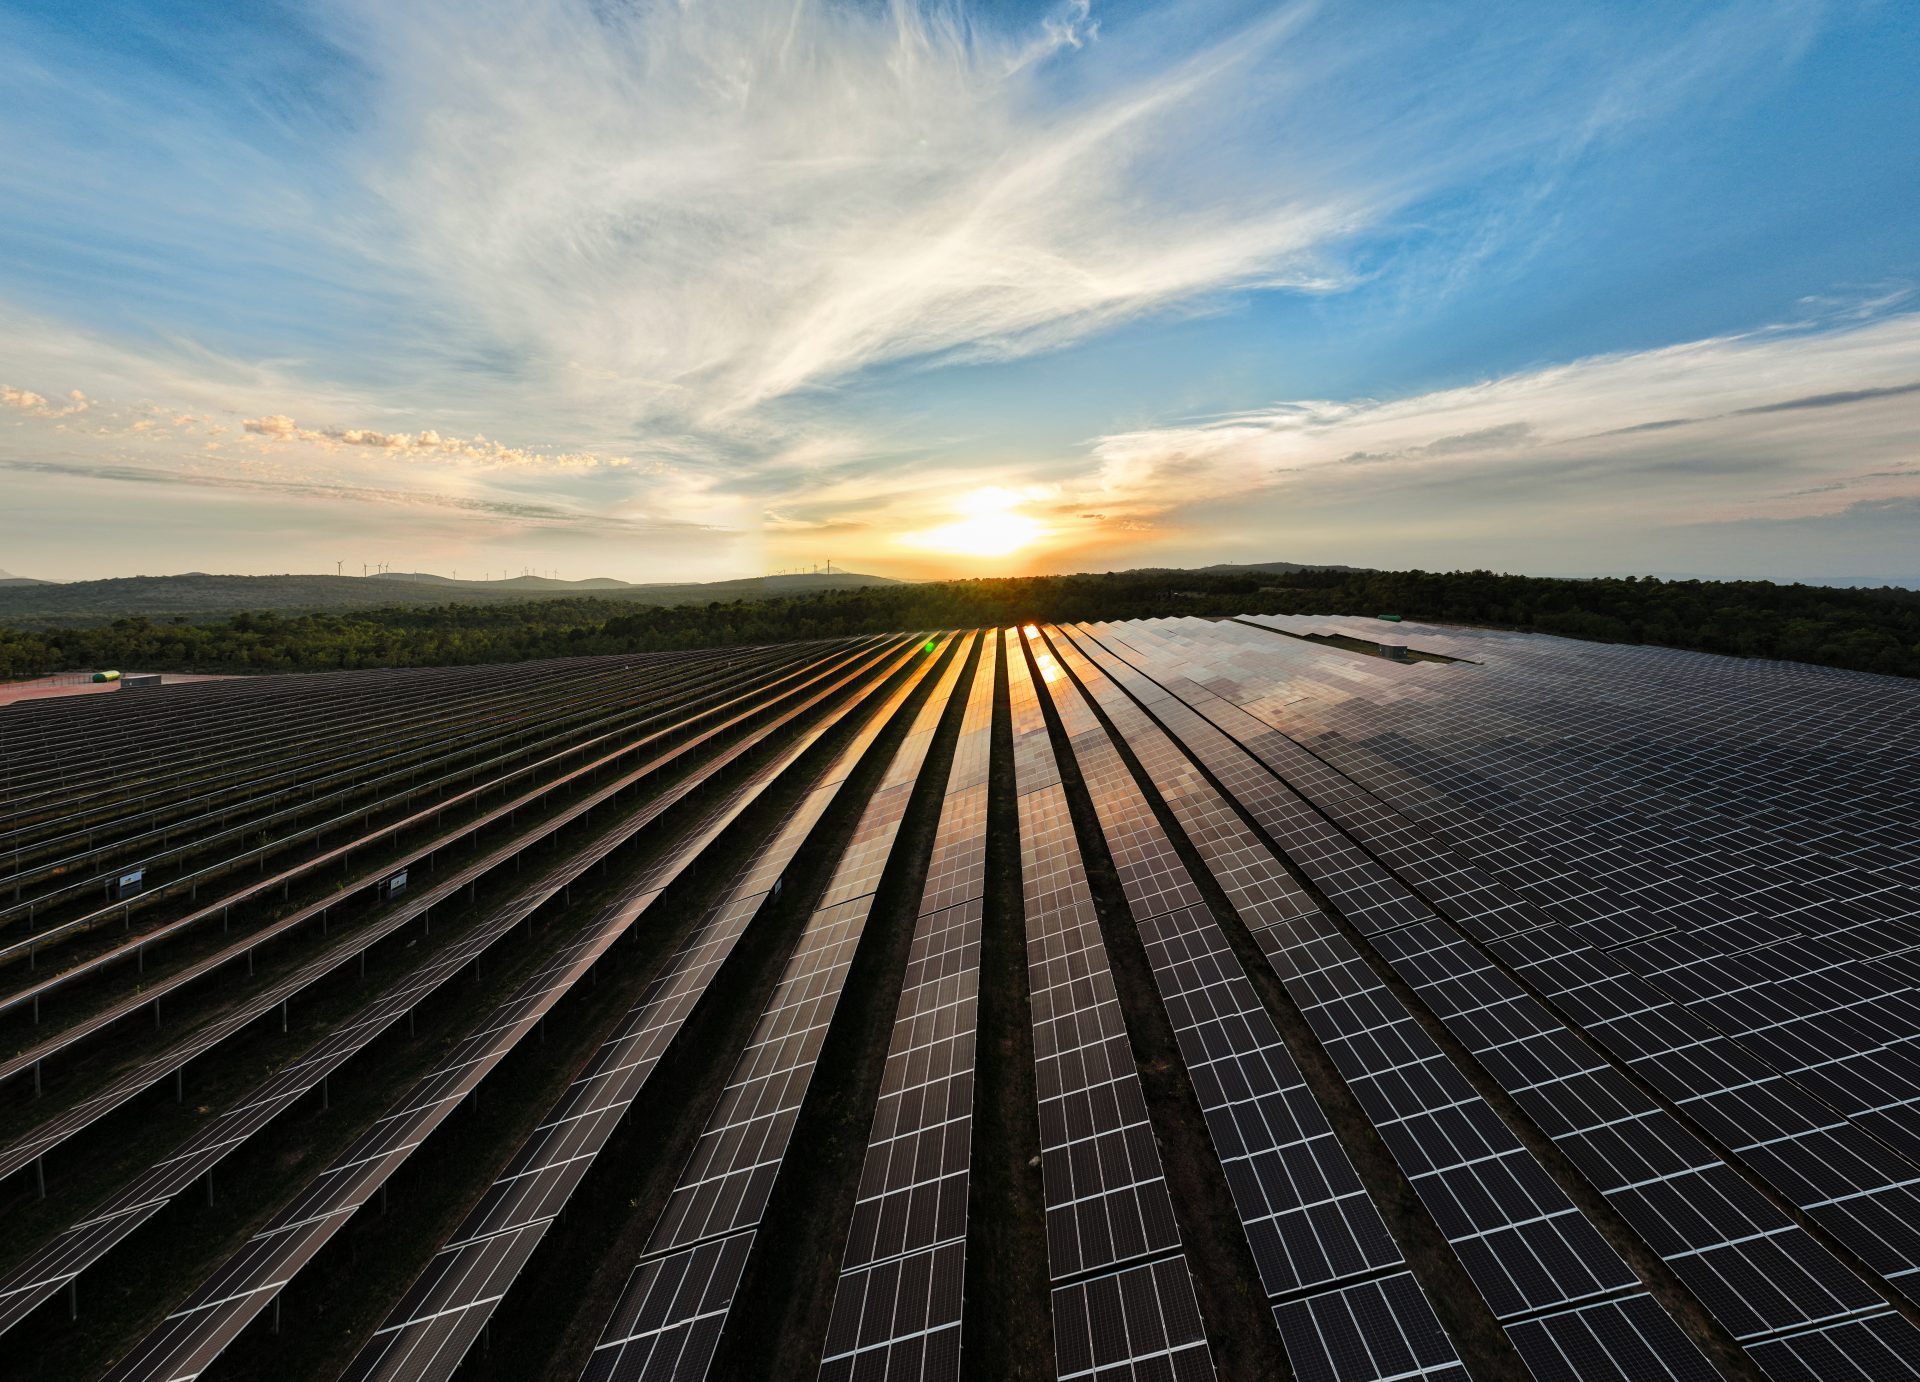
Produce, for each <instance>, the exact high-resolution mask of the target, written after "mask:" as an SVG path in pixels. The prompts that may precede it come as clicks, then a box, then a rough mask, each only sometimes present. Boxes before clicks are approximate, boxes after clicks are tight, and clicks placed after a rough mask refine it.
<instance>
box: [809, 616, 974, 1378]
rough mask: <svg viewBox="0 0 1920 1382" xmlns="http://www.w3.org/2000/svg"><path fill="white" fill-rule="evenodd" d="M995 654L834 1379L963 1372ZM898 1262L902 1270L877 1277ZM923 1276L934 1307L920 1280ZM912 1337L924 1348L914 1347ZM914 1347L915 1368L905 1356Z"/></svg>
mask: <svg viewBox="0 0 1920 1382" xmlns="http://www.w3.org/2000/svg"><path fill="white" fill-rule="evenodd" d="M996 656H997V642H996V640H993V639H991V638H988V639H984V640H982V643H981V646H980V656H979V662H978V665H977V667H976V669H975V671H974V673H973V680H972V683H971V686H970V687H969V690H968V693H967V701H966V706H965V710H964V712H963V715H962V718H961V723H960V729H959V734H958V737H957V738H956V740H955V743H954V750H953V755H952V759H951V761H950V765H949V768H948V775H947V783H946V788H947V790H946V794H945V797H944V798H943V801H942V805H941V813H940V819H939V821H938V823H937V824H936V826H935V828H934V843H933V848H932V851H931V854H930V857H929V861H928V869H927V878H926V882H925V884H924V886H923V888H922V893H921V901H920V915H919V917H918V919H917V920H916V923H915V929H914V936H913V940H912V943H911V949H910V951H909V954H908V963H907V972H906V976H905V981H904V982H903V984H902V989H901V995H900V1002H899V1006H898V1009H897V1013H896V1017H895V1021H894V1028H893V1032H892V1034H891V1036H890V1038H889V1043H888V1051H887V1062H886V1068H885V1073H884V1074H883V1076H882V1081H881V1087H880V1095H879V1099H878V1101H877V1104H876V1107H875V1111H874V1119H873V1127H872V1130H871V1132H870V1135H869V1139H868V1148H867V1156H866V1160H865V1163H864V1164H863V1166H862V1168H861V1178H860V1186H859V1189H858V1191H857V1193H856V1200H855V1203H854V1213H853V1221H852V1223H851V1225H850V1226H849V1228H848V1233H847V1246H846V1249H845V1251H844V1253H843V1254H842V1257H841V1274H840V1280H839V1282H838V1283H837V1285H836V1288H835V1294H834V1304H833V1308H832V1313H831V1316H830V1318H829V1323H828V1328H827V1342H826V1345H825V1348H824V1351H823V1355H822V1359H821V1377H822V1378H823V1379H825V1382H840V1379H843V1378H850V1377H851V1376H852V1375H853V1373H854V1371H855V1369H856V1368H857V1367H859V1366H861V1364H860V1363H859V1359H860V1358H862V1357H863V1356H868V1357H871V1356H873V1355H875V1354H876V1353H878V1352H879V1351H880V1350H885V1356H886V1357H887V1359H888V1370H889V1373H890V1375H893V1376H896V1377H898V1378H900V1379H902V1382H905V1379H908V1378H919V1379H925V1380H926V1382H948V1380H949V1379H953V1378H957V1377H958V1375H959V1367H960V1351H961V1332H960V1331H961V1319H962V1313H963V1309H964V1300H963V1296H964V1291H963V1286H964V1282H965V1275H966V1221H967V1192H968V1186H969V1168H970V1164H971V1158H972V1136H971V1134H972V1107H973V1042H974V1034H975V1023H976V1020H977V1017H978V1010H977V1001H978V994H979V968H980V923H981V917H982V908H981V899H982V897H983V895H984V892H985V886H986V876H985V859H986V783H985V778H986V770H987V758H988V749H989V747H990V736H991V731H992V720H993V699H994V687H995V672H996V664H995V658H996ZM909 1259H912V1263H913V1264H912V1265H911V1266H910V1265H908V1263H909ZM896 1263H897V1264H899V1266H898V1268H897V1270H896V1271H895V1272H894V1273H893V1274H891V1275H888V1274H881V1275H879V1276H876V1271H877V1269H878V1268H880V1267H881V1266H882V1265H884V1264H896ZM923 1271H924V1273H925V1276H926V1279H927V1290H928V1294H927V1296H926V1297H925V1302H924V1306H922V1304H921V1303H920V1301H919V1299H918V1298H917V1297H915V1296H914V1295H913V1290H914V1288H913V1287H912V1286H911V1284H910V1283H913V1282H915V1281H917V1279H918V1277H919V1275H920V1274H921V1273H922V1272H923ZM889 1286H890V1287H891V1288H892V1292H893V1293H892V1294H891V1295H889V1294H888V1293H887V1289H886V1288H887V1287H889ZM931 1336H938V1338H939V1341H938V1343H937V1344H936V1343H933V1342H928V1340H929V1339H930V1338H931ZM914 1339H920V1340H922V1341H923V1342H921V1343H920V1344H919V1345H918V1346H917V1348H916V1347H915V1346H914V1345H913V1343H912V1341H913V1340H914ZM903 1348H904V1349H907V1350H908V1354H907V1357H906V1358H905V1359H904V1360H902V1359H901V1358H899V1357H897V1356H896V1353H897V1351H898V1350H901V1349H903Z"/></svg>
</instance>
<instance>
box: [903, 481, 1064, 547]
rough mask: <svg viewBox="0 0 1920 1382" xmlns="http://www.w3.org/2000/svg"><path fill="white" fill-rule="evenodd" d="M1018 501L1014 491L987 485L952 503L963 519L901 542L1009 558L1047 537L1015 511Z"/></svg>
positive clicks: (1035, 523) (1034, 521)
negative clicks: (962, 515)
mask: <svg viewBox="0 0 1920 1382" xmlns="http://www.w3.org/2000/svg"><path fill="white" fill-rule="evenodd" d="M1020 502H1021V496H1020V495H1019V494H1018V493H1016V492H1014V491H1013V490H1009V489H1003V488H1001V487H1000V486H998V485H989V486H988V487H986V488H985V489H980V490H975V491H974V492H973V493H971V494H967V495H962V496H961V497H960V498H959V499H957V500H956V501H955V502H954V508H955V509H957V510H959V512H960V513H962V514H964V515H966V517H963V518H961V519H959V520H958V521H956V522H953V523H943V524H941V525H939V526H938V527H934V528H927V529H924V530H922V531H920V532H917V533H906V534H903V535H902V536H901V538H900V541H901V542H902V543H904V544H906V545H907V546H909V547H922V548H925V549H927V550H928V551H933V552H947V553H950V554H952V555H954V556H962V557H1004V556H1009V555H1011V554H1012V553H1014V552H1017V551H1019V550H1020V549H1021V548H1023V547H1028V546H1031V545H1032V544H1033V543H1034V542H1037V541H1038V540H1039V539H1041V538H1043V537H1045V536H1046V535H1047V529H1046V527H1045V526H1044V525H1043V524H1041V522H1040V521H1039V520H1038V519H1036V518H1031V517H1029V516H1028V515H1026V514H1024V513H1019V512H1017V511H1016V510H1017V506H1018V505H1019V504H1020Z"/></svg>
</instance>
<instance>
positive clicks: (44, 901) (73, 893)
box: [0, 673, 688, 953]
mask: <svg viewBox="0 0 1920 1382" xmlns="http://www.w3.org/2000/svg"><path fill="white" fill-rule="evenodd" d="M686 675H688V674H687V673H683V674H682V676H683V679H684V677H685V676H686ZM619 698H620V697H619V693H618V689H617V687H616V688H615V689H614V690H613V692H612V693H611V694H610V699H612V700H613V701H615V702H616V703H617V701H618V700H619ZM560 718H561V719H562V720H564V719H565V718H568V717H560ZM544 727H545V726H544V725H543V726H542V728H544ZM284 728H285V727H284V726H283V732H284ZM610 732H613V731H610ZM520 737H521V739H522V740H524V738H525V731H523V732H522V734H521V736H520ZM552 737H553V736H552V735H548V739H549V740H550V739H551V738H552ZM468 740H471V741H472V744H473V746H475V747H477V748H478V749H479V751H483V752H484V751H485V747H486V745H487V742H488V740H487V736H485V735H483V734H459V735H455V736H453V737H452V738H451V739H445V738H442V739H441V740H440V741H438V742H432V743H429V745H428V746H427V748H426V749H424V750H422V751H421V752H422V753H424V754H425V755H426V757H427V760H428V762H429V763H441V764H445V763H451V762H457V761H459V759H460V758H461V756H462V755H461V753H460V752H458V751H457V750H453V749H452V748H451V746H452V745H457V744H460V743H462V742H464V741H468ZM443 750H445V751H443ZM519 752H522V753H524V752H525V750H524V748H523V749H520V750H519ZM471 770H472V769H471V768H464V769H454V770H452V771H449V772H445V773H442V774H441V775H440V776H438V777H435V778H432V779H431V780H429V781H428V782H425V783H419V782H417V781H416V779H417V778H418V776H419V771H420V768H419V765H415V766H413V767H409V768H406V769H400V768H395V769H392V770H391V771H389V772H386V773H383V774H381V775H379V776H377V777H374V778H372V779H368V780H367V781H364V782H361V783H357V784H355V785H354V786H353V787H351V788H347V789H340V790H336V791H335V792H333V793H331V794H329V795H327V796H324V797H323V796H318V795H315V796H312V797H310V798H308V799H302V800H298V801H296V802H295V803H294V804H293V805H291V806H287V807H283V808H281V809H280V810H278V811H275V812H270V813H269V814H267V815H266V816H262V817H255V818H252V819H243V820H240V821H238V822H233V821H231V820H230V819H229V820H223V821H222V823H221V824H220V825H219V827H218V828H217V829H215V830H213V831H210V832H201V833H199V834H196V835H192V836H190V837H189V839H188V841H187V842H186V843H185V844H182V845H178V846H173V847H171V848H165V849H161V850H159V851H157V852H149V853H148V854H146V855H145V856H144V858H143V859H142V860H141V863H142V864H143V866H144V867H146V868H148V869H154V868H158V867H160V866H163V865H165V864H166V863H168V862H170V861H173V860H175V859H182V858H191V857H192V856H193V855H195V854H200V853H204V852H205V851H206V850H207V849H209V848H210V847H211V846H213V845H215V844H216V843H218V842H220V841H223V840H241V841H244V840H245V839H246V838H247V837H249V836H250V835H253V834H257V833H260V832H262V831H269V832H271V831H272V828H273V827H274V825H275V823H276V822H279V821H282V820H298V819H301V818H304V817H308V816H311V815H313V814H315V813H316V812H317V811H323V810H326V809H328V803H332V807H333V808H334V809H336V810H337V809H338V808H339V807H342V806H344V805H346V803H347V802H348V801H350V800H356V799H358V798H360V797H363V796H365V795H366V794H367V793H368V792H370V791H374V790H375V789H377V788H378V787H379V785H380V784H381V783H382V782H385V781H388V780H389V779H405V780H408V781H412V782H414V786H413V787H411V788H410V789H409V790H408V791H407V792H404V793H401V794H399V795H398V796H394V797H391V798H390V799H391V800H397V801H411V800H413V799H414V798H415V797H416V796H418V795H420V794H422V793H425V792H429V791H431V790H434V789H435V788H438V787H441V786H444V785H447V784H449V783H451V782H453V781H456V780H458V779H459V778H460V777H461V776H462V775H463V774H464V773H466V772H470V771H471ZM377 805H378V803H364V802H363V803H362V804H361V805H360V806H357V807H355V808H354V809H352V810H348V811H346V812H344V813H343V814H337V815H334V816H330V817H325V818H323V820H322V822H321V823H320V824H319V825H318V826H308V827H305V828H303V829H301V830H299V831H295V832H292V833H287V832H284V831H283V832H279V833H278V835H277V838H276V840H275V841H274V844H273V847H275V848H279V847H283V844H284V842H288V841H297V840H300V839H303V838H307V837H309V836H311V835H313V834H314V832H315V831H316V830H320V831H324V830H327V829H332V828H336V827H337V826H338V825H340V824H342V823H344V822H347V821H350V820H352V819H353V818H354V817H355V816H360V815H362V814H363V813H364V812H365V811H367V810H370V809H375V807H376V806H377ZM225 814H226V815H227V816H228V817H229V818H230V817H231V816H232V814H233V813H232V812H227V813H225ZM256 853H258V851H243V853H242V856H240V857H243V858H250V857H253V855H254V854H256ZM88 857H89V858H90V857H91V856H88ZM89 866H90V867H91V866H93V865H91V864H90V865H89ZM48 867H53V866H52V865H49V866H48ZM211 867H214V868H218V867H220V865H218V864H216V865H214V866H211ZM123 871H124V869H123V867H120V866H116V867H114V868H111V869H109V870H108V871H107V872H105V873H102V874H97V875H92V876H88V877H82V878H78V879H74V880H72V881H66V882H61V883H58V884H56V885H55V886H54V887H53V888H52V889H51V890H49V891H43V892H39V893H36V894H34V895H32V896H29V897H26V898H24V899H22V898H20V897H19V896H18V894H17V892H16V897H15V899H14V901H13V902H11V903H8V904H5V905H0V924H4V923H7V922H11V921H15V920H18V919H20V918H22V917H24V918H26V919H27V920H29V921H33V920H36V919H38V918H39V917H40V916H41V915H43V914H44V913H45V912H46V911H47V910H48V908H49V907H50V906H52V905H53V904H56V903H58V902H59V901H61V900H62V899H66V898H82V897H88V896H91V895H92V894H93V893H94V892H95V891H97V890H99V889H100V888H102V886H103V885H104V884H106V883H108V882H111V881H112V880H113V879H114V878H116V877H118V876H119V874H120V873H121V872H123ZM207 871H208V869H207V868H204V867H203V868H201V869H198V870H195V871H194V872H193V873H190V874H186V875H182V876H181V878H179V879H175V880H173V882H172V889H173V891H176V892H177V884H178V883H179V882H181V881H187V880H190V879H193V878H197V877H198V876H199V875H201V874H204V873H206V872H207ZM63 872H71V870H63ZM18 877H19V876H16V879H17V878H18ZM164 895H166V894H165V893H161V894H158V896H164ZM141 897H142V899H145V900H149V901H151V900H154V899H155V898H156V893H155V892H154V891H153V890H151V889H150V890H148V891H146V892H143V893H142V894H141ZM105 910H106V911H107V912H108V913H114V912H116V911H119V910H122V908H121V907H120V906H119V905H116V906H114V907H108V908H107V909H105ZM7 953H11V949H10V950H9V951H8V952H7Z"/></svg>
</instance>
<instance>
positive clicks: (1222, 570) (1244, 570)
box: [1194, 561, 1369, 576]
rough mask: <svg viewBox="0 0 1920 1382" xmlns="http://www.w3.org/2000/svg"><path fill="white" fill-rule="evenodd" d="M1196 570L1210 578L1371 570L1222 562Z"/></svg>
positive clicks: (1292, 563)
mask: <svg viewBox="0 0 1920 1382" xmlns="http://www.w3.org/2000/svg"><path fill="white" fill-rule="evenodd" d="M1194 569H1195V570H1197V571H1204V572H1206V573H1207V574H1208V575H1209V576H1239V575H1249V576H1251V575H1256V574H1258V575H1267V576H1285V575H1290V574H1292V573H1293V572H1296V571H1365V570H1368V569H1369V568H1367V567H1364V566H1334V565H1332V564H1330V563H1317V562H1298V561H1249V562H1239V563H1235V562H1222V563H1220V564H1219V565H1216V566H1200V567H1195V568H1194Z"/></svg>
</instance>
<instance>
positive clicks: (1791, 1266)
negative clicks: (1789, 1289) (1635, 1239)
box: [1629, 1214, 1838, 1332]
mask: <svg viewBox="0 0 1920 1382" xmlns="http://www.w3.org/2000/svg"><path fill="white" fill-rule="evenodd" d="M1629 1217H1630V1218H1632V1217H1633V1216H1632V1215H1629ZM1640 1217H1641V1219H1642V1220H1643V1221H1647V1220H1648V1219H1649V1216H1647V1215H1644V1214H1643V1215H1641V1216H1640ZM1801 1255H1802V1256H1804V1255H1805V1254H1801ZM1828 1261H1829V1262H1830V1261H1831V1260H1830V1259H1828ZM1779 1265H1780V1266H1781V1269H1782V1270H1783V1271H1786V1272H1787V1274H1788V1275H1789V1277H1792V1276H1794V1275H1795V1274H1796V1273H1798V1274H1801V1275H1804V1273H1805V1271H1806V1270H1807V1269H1806V1267H1805V1265H1804V1264H1803V1263H1798V1262H1791V1261H1790V1262H1784V1263H1781V1264H1779ZM1831 1266H1832V1267H1834V1268H1837V1267H1838V1264H1837V1263H1834V1264H1831ZM1709 1284H1710V1285H1713V1286H1715V1287H1716V1288H1718V1287H1719V1286H1720V1283H1718V1282H1714V1283H1709ZM1721 1294H1722V1296H1723V1299H1722V1300H1721V1306H1722V1308H1723V1309H1725V1310H1728V1311H1730V1312H1731V1313H1733V1314H1734V1315H1735V1316H1736V1318H1737V1317H1738V1310H1737V1306H1738V1302H1737V1301H1729V1300H1727V1299H1725V1298H1724V1297H1725V1294H1726V1293H1725V1292H1724V1290H1722V1291H1721ZM1814 1298H1815V1299H1818V1298H1819V1293H1818V1292H1816V1293H1815V1296H1814ZM1717 1313H1718V1312H1717ZM1749 1323H1751V1321H1749ZM1749 1332H1751V1331H1749Z"/></svg>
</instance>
